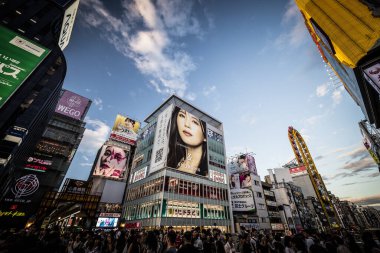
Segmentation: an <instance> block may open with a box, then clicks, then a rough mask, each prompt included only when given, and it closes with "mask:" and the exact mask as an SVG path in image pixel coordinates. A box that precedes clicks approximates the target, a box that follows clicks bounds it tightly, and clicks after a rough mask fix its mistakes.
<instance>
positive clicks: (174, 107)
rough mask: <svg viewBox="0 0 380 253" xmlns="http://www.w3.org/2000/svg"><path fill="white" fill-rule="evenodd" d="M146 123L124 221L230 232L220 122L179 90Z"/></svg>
mask: <svg viewBox="0 0 380 253" xmlns="http://www.w3.org/2000/svg"><path fill="white" fill-rule="evenodd" d="M145 122H146V126H145V127H144V128H143V129H142V131H141V134H140V138H139V139H138V141H137V146H136V152H135V155H134V158H133V161H132V164H133V165H132V170H131V173H130V177H129V182H128V188H127V192H126V194H125V202H124V210H123V218H125V220H126V226H127V227H144V228H157V227H161V226H162V227H168V226H173V227H174V229H176V230H181V229H189V228H191V227H197V226H199V227H202V228H219V229H221V230H222V231H231V229H232V226H231V225H232V223H231V218H232V217H231V210H230V205H229V200H230V197H229V187H228V185H227V176H226V158H225V146H224V136H223V124H222V122H220V121H218V120H216V119H215V118H213V117H212V116H210V115H208V114H206V113H204V112H202V111H201V110H199V109H198V108H196V107H195V106H193V105H191V104H190V103H188V102H186V101H184V100H182V99H181V98H179V97H177V96H175V95H173V96H171V97H170V98H169V99H167V100H166V101H165V102H164V103H163V104H162V105H160V106H159V107H158V108H157V109H156V110H155V111H154V112H153V113H152V114H150V115H149V116H148V117H147V118H146V120H145ZM241 208H248V207H245V205H244V204H243V205H242V207H241Z"/></svg>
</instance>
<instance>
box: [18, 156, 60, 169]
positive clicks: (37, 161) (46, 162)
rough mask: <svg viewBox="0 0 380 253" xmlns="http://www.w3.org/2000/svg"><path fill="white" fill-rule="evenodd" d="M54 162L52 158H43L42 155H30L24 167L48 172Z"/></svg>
mask: <svg viewBox="0 0 380 253" xmlns="http://www.w3.org/2000/svg"><path fill="white" fill-rule="evenodd" d="M52 164H53V161H52V158H43V157H42V156H37V155H36V154H33V156H29V158H28V159H27V160H26V163H25V165H24V169H26V170H32V171H37V172H46V171H47V170H48V169H49V168H50V167H51V165H52Z"/></svg>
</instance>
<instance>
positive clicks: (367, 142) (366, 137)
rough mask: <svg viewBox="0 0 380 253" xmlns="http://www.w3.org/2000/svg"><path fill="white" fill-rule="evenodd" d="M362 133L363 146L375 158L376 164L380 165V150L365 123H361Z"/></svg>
mask: <svg viewBox="0 0 380 253" xmlns="http://www.w3.org/2000/svg"><path fill="white" fill-rule="evenodd" d="M359 128H360V132H361V134H362V136H363V144H364V146H365V147H366V149H367V150H368V152H369V154H370V155H371V157H372V158H373V160H374V161H375V163H376V164H378V165H380V157H379V153H380V148H379V147H378V146H377V145H376V143H375V142H374V141H373V140H372V137H371V134H370V133H369V132H368V130H367V128H366V127H365V125H364V123H363V122H360V123H359Z"/></svg>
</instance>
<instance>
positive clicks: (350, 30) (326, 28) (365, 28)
mask: <svg viewBox="0 0 380 253" xmlns="http://www.w3.org/2000/svg"><path fill="white" fill-rule="evenodd" d="M295 2H296V4H297V6H298V8H299V9H300V11H301V13H302V16H303V18H304V20H305V25H306V27H307V29H308V31H309V33H310V35H311V37H312V39H313V40H314V42H315V43H316V45H317V47H318V49H319V52H320V54H321V55H322V57H323V59H324V60H325V62H326V63H327V64H328V65H329V66H330V67H331V69H332V70H333V71H334V72H335V74H336V75H337V76H338V77H339V79H340V80H341V81H342V83H343V85H344V87H345V89H346V90H347V91H348V93H349V94H350V95H351V97H352V98H353V100H354V101H355V102H356V103H357V104H358V106H360V108H361V110H362V111H363V114H364V115H365V118H366V119H367V120H368V122H369V123H370V124H373V125H374V126H375V127H376V128H379V127H380V99H379V94H380V80H379V70H380V40H379V39H380V17H379V16H378V10H379V8H380V3H379V2H378V1H356V0H355V1H348V0H345V1H332V2H331V1H313V0H296V1H295Z"/></svg>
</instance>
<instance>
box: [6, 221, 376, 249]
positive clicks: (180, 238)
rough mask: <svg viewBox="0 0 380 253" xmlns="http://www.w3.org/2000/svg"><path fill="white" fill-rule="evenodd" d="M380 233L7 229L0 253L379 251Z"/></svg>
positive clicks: (56, 228)
mask: <svg viewBox="0 0 380 253" xmlns="http://www.w3.org/2000/svg"><path fill="white" fill-rule="evenodd" d="M378 240H380V234H376V235H375V236H374V235H373V234H372V233H371V232H363V233H362V234H361V240H360V242H358V241H357V240H355V237H354V235H353V234H351V233H349V232H347V231H340V232H335V233H308V232H306V231H303V232H301V233H297V234H295V235H289V234H288V235H284V234H282V233H276V234H271V233H268V234H264V233H263V231H260V232H258V231H256V230H254V229H253V230H252V231H246V230H242V231H241V232H240V233H239V234H229V233H222V232H221V231H220V230H218V229H212V230H211V229H208V230H205V229H202V230H201V229H199V228H195V229H193V230H191V231H186V232H184V231H181V232H180V231H174V230H173V228H172V227H169V228H168V229H167V230H163V229H161V230H152V231H145V230H126V229H118V230H116V231H115V230H110V231H104V230H98V231H80V232H68V231H66V232H63V233H62V232H61V231H60V230H59V228H58V227H54V228H52V229H45V230H41V231H38V230H35V229H33V228H31V229H28V230H21V231H19V232H18V233H11V232H10V231H3V232H2V233H1V235H0V253H3V252H4V253H6V252H9V253H26V252H27V253H34V252H36V253H37V252H38V253H176V252H177V253H238V252H239V253H325V252H326V253H367V252H368V253H378V252H379V253H380V246H379V245H378V242H379V241H378Z"/></svg>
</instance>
